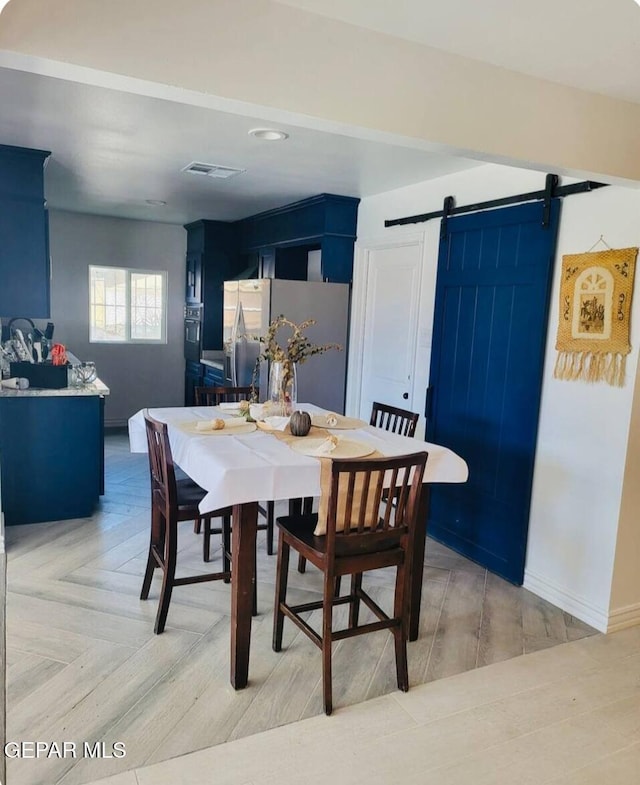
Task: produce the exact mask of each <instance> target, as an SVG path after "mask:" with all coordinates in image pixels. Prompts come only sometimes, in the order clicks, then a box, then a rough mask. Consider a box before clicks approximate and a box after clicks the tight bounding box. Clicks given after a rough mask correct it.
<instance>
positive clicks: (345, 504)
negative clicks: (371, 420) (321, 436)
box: [327, 452, 428, 559]
mask: <svg viewBox="0 0 640 785" xmlns="http://www.w3.org/2000/svg"><path fill="white" fill-rule="evenodd" d="M427 457H428V456H427V453H426V452H420V453H413V454H410V455H400V456H397V457H393V458H389V457H384V458H368V459H361V460H345V459H336V460H334V461H332V464H331V474H332V476H331V485H330V491H329V501H328V505H327V507H328V511H327V556H328V558H329V559H333V558H334V557H335V554H336V548H337V549H338V553H341V552H343V551H344V549H345V548H346V549H347V550H348V551H349V552H354V549H357V548H359V549H360V551H361V552H369V551H373V550H375V549H376V546H378V547H379V545H380V543H381V542H382V541H384V543H385V547H401V543H402V542H404V538H406V536H407V534H410V538H413V530H414V529H415V525H416V518H417V513H418V498H419V496H418V494H419V491H420V488H421V485H422V480H423V475H424V468H425V465H426V462H427ZM373 475H376V476H375V477H374V476H373ZM394 499H396V507H395V509H394V507H393V501H394ZM381 505H383V506H384V514H383V515H382V519H381V516H380V507H381ZM357 538H360V540H361V545H360V546H356V544H355V540H356V539H357ZM347 542H349V543H351V544H350V545H347ZM402 547H404V546H402Z"/></svg>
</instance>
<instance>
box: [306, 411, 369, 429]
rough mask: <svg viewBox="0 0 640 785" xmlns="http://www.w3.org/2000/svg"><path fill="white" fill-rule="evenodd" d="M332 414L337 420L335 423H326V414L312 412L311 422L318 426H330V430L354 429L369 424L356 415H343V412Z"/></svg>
mask: <svg viewBox="0 0 640 785" xmlns="http://www.w3.org/2000/svg"><path fill="white" fill-rule="evenodd" d="M333 416H334V417H335V418H336V419H337V420H338V422H337V423H336V425H329V424H328V423H327V415H326V414H312V415H311V424H312V425H316V426H317V427H318V428H330V429H331V430H332V431H347V430H349V431H355V430H356V429H358V428H365V427H366V426H367V425H368V424H369V423H366V422H365V421H364V420H360V419H358V418H357V417H345V416H344V415H343V414H334V415H333Z"/></svg>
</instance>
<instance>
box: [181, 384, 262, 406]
mask: <svg viewBox="0 0 640 785" xmlns="http://www.w3.org/2000/svg"><path fill="white" fill-rule="evenodd" d="M254 393H255V395H256V400H257V396H258V389H257V388H252V387H196V388H195V401H196V406H218V404H220V403H237V402H238V401H248V400H249V399H250V398H251V396H252V395H253V394H254Z"/></svg>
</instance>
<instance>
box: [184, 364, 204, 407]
mask: <svg viewBox="0 0 640 785" xmlns="http://www.w3.org/2000/svg"><path fill="white" fill-rule="evenodd" d="M203 380H204V371H203V366H202V365H200V363H192V362H189V360H187V361H186V363H185V369H184V405H185V406H195V403H196V393H195V389H196V387H202V385H203Z"/></svg>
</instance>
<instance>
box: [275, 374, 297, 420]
mask: <svg viewBox="0 0 640 785" xmlns="http://www.w3.org/2000/svg"><path fill="white" fill-rule="evenodd" d="M297 400H298V379H297V375H296V364H295V363H292V362H287V361H284V362H272V363H271V368H270V369H269V401H270V402H271V411H272V412H273V414H276V415H280V416H282V417H288V416H289V415H290V414H291V412H292V411H294V410H295V408H296V402H297Z"/></svg>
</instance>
